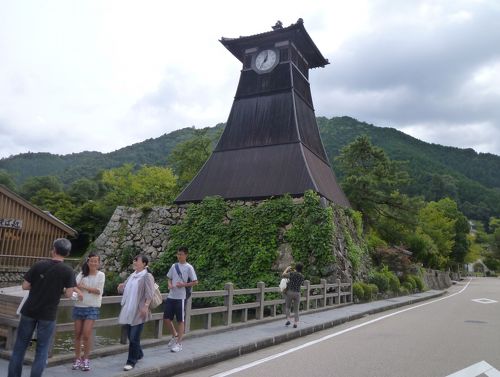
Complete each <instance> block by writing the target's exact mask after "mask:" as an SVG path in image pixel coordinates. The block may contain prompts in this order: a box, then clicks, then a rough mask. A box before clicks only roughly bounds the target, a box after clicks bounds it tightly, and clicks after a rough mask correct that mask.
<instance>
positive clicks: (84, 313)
mask: <svg viewBox="0 0 500 377" xmlns="http://www.w3.org/2000/svg"><path fill="white" fill-rule="evenodd" d="M78 319H80V320H84V319H92V320H94V321H95V320H96V319H99V308H93V307H85V308H82V307H79V306H74V307H73V321H76V320H78Z"/></svg>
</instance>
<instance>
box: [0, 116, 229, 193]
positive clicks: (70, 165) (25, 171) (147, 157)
mask: <svg viewBox="0 0 500 377" xmlns="http://www.w3.org/2000/svg"><path fill="white" fill-rule="evenodd" d="M223 126H224V125H223V124H218V125H217V126H215V127H212V128H210V129H209V130H208V134H209V135H213V134H215V133H216V132H217V131H218V130H219V129H220V128H222V127H223ZM194 131H195V129H194V128H192V127H190V128H183V129H181V130H176V131H173V132H171V133H169V134H164V135H162V136H160V137H158V138H156V139H152V138H151V139H147V140H144V141H142V142H140V143H136V144H132V145H130V146H128V147H125V148H121V149H118V150H116V151H114V152H110V153H100V152H87V151H85V152H81V153H72V154H68V155H63V156H61V155H55V154H51V153H31V152H30V153H22V154H18V155H15V156H11V157H9V158H4V159H0V169H3V170H5V171H7V172H8V173H9V174H11V175H12V176H13V177H14V180H15V182H16V183H17V184H18V185H19V184H22V183H23V182H24V181H25V180H26V178H29V177H33V176H45V175H54V176H57V177H59V178H60V179H61V181H62V182H63V183H64V184H66V185H69V184H71V183H72V182H74V181H75V180H77V179H78V178H82V177H85V178H93V177H95V175H96V174H97V173H99V171H101V170H104V169H111V168H116V167H119V166H122V165H123V164H125V163H132V164H136V165H154V166H156V165H161V166H165V165H166V163H167V158H168V155H169V154H170V151H171V150H172V148H174V147H175V146H176V145H177V144H178V143H180V142H183V141H185V140H187V139H189V138H191V137H192V136H193V135H194Z"/></svg>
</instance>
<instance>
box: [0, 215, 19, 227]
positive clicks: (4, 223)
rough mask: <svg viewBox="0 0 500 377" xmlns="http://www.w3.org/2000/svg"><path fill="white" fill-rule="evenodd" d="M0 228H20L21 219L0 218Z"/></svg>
mask: <svg viewBox="0 0 500 377" xmlns="http://www.w3.org/2000/svg"><path fill="white" fill-rule="evenodd" d="M0 228H9V229H22V228H23V220H19V219H2V218H0Z"/></svg>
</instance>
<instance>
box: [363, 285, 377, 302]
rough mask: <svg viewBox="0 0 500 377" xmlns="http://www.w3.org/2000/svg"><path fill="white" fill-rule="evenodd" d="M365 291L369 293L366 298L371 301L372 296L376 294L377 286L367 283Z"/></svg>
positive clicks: (374, 296)
mask: <svg viewBox="0 0 500 377" xmlns="http://www.w3.org/2000/svg"><path fill="white" fill-rule="evenodd" d="M367 287H368V289H367V291H368V293H369V297H368V298H367V300H368V301H371V300H372V299H373V298H376V297H377V295H378V292H379V290H378V287H377V286H376V285H375V284H367ZM365 297H366V293H365Z"/></svg>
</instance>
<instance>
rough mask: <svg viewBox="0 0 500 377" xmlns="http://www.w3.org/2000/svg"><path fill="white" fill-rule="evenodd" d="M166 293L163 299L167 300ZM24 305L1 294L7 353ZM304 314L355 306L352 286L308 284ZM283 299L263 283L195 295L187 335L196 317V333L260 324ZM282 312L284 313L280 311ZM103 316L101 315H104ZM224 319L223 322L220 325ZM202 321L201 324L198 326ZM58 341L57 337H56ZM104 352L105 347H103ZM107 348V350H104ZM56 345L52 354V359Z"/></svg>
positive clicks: (64, 326) (59, 328) (64, 303)
mask: <svg viewBox="0 0 500 377" xmlns="http://www.w3.org/2000/svg"><path fill="white" fill-rule="evenodd" d="M166 295H167V294H166V293H165V294H163V298H164V299H165V298H166ZM198 299H208V300H209V301H210V302H212V303H215V304H214V305H215V306H204V307H196V306H193V300H194V302H195V303H197V302H198V301H200V300H198ZM20 301H21V297H15V296H9V295H5V294H0V304H1V305H2V306H3V307H4V310H2V311H1V312H0V336H3V337H5V349H6V350H11V349H12V347H13V344H14V341H15V335H16V330H17V327H18V325H19V318H18V316H17V315H16V314H15V310H16V309H17V306H18V305H19V303H20ZM300 301H301V305H300V307H301V309H300V311H301V313H305V312H310V311H315V310H321V309H326V308H328V307H335V306H339V305H345V304H351V303H352V302H353V295H352V282H350V281H349V282H346V283H342V282H341V281H340V280H337V281H336V282H335V283H327V281H326V280H323V279H322V280H321V281H320V283H319V284H311V283H310V282H309V281H307V280H306V281H305V282H304V285H303V286H302V289H301V298H300ZM120 302H121V296H104V297H103V298H102V305H103V306H105V305H112V304H118V303H120ZM284 302H285V300H284V298H283V297H282V296H281V295H280V289H279V287H266V286H265V284H264V283H262V282H260V283H258V284H257V287H256V288H246V289H234V286H233V284H232V283H227V284H226V285H225V287H224V289H223V290H217V291H193V293H192V296H191V298H190V299H188V300H187V302H186V318H185V328H186V332H188V331H190V329H191V324H192V322H193V319H194V318H195V317H201V318H202V321H201V322H202V324H203V325H202V328H201V329H197V331H198V330H199V331H204V330H205V331H206V330H210V329H215V328H218V327H228V326H239V325H244V324H248V323H258V322H259V321H261V320H263V319H268V318H272V317H276V316H277V315H279V314H280V313H284ZM71 306H73V301H71V300H69V299H62V300H61V302H60V304H59V307H71ZM280 309H281V310H280ZM101 312H102V311H101ZM215 315H218V316H219V321H217V324H214V320H213V319H214V316H215ZM220 316H222V321H220ZM235 321H237V322H238V323H235ZM152 322H153V334H152V337H153V338H154V339H158V340H159V341H160V339H161V338H162V336H163V312H155V313H153V318H152ZM199 322H200V321H198V323H199ZM73 326H74V324H73V322H68V323H57V324H56V330H55V331H56V332H57V333H60V332H70V331H73ZM109 326H120V325H119V324H118V317H110V318H101V319H98V320H96V321H95V323H94V337H95V330H96V329H98V328H103V327H109ZM54 338H55V337H54ZM120 343H122V344H126V343H127V336H126V333H125V332H124V331H123V329H122V331H121V335H120ZM100 348H101V350H102V348H103V347H100ZM104 348H106V347H105V346H104ZM52 349H53V345H52V347H51V352H50V354H51V355H52ZM68 351H69V350H68Z"/></svg>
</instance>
